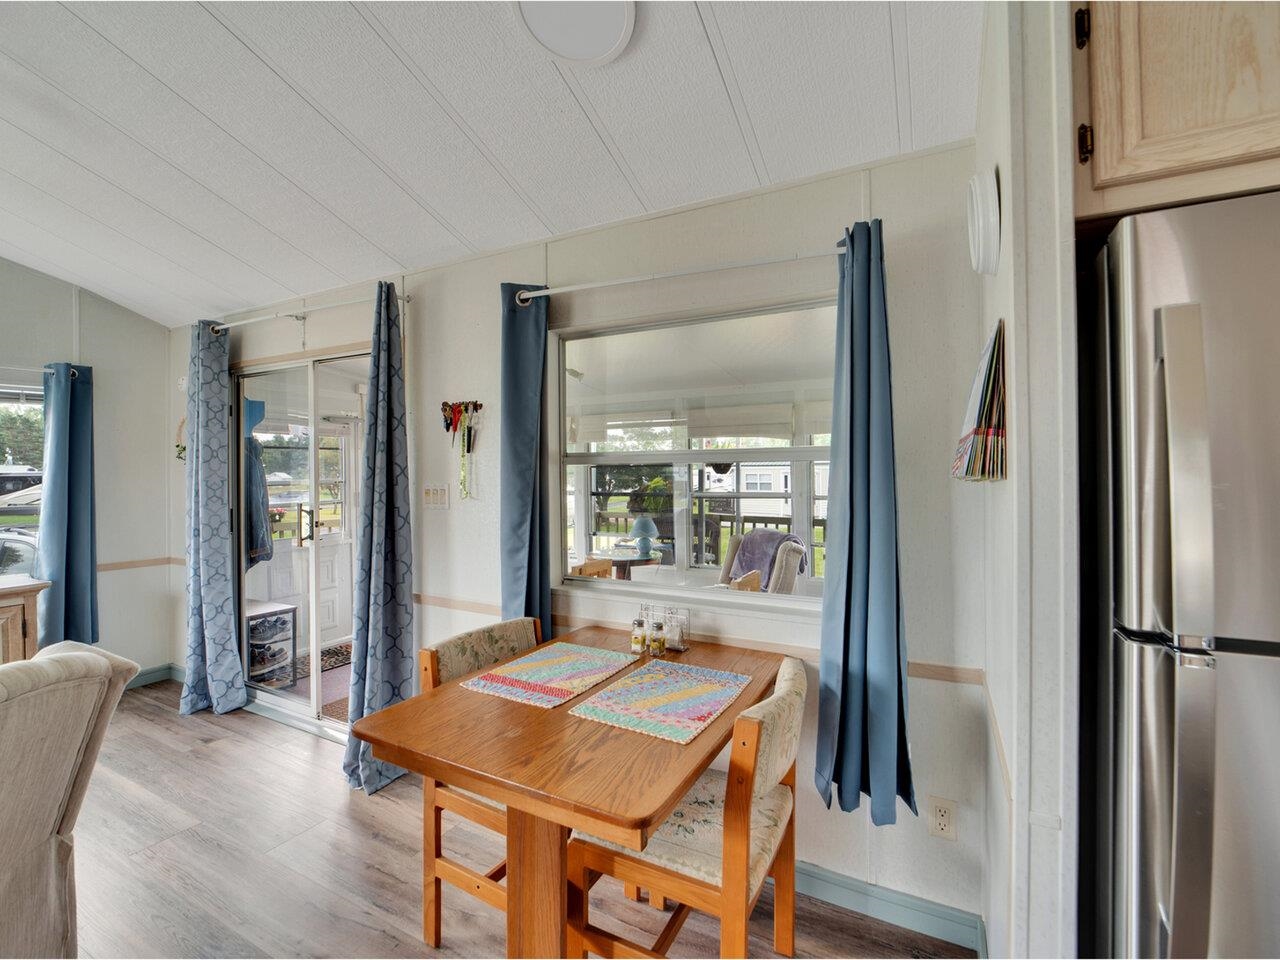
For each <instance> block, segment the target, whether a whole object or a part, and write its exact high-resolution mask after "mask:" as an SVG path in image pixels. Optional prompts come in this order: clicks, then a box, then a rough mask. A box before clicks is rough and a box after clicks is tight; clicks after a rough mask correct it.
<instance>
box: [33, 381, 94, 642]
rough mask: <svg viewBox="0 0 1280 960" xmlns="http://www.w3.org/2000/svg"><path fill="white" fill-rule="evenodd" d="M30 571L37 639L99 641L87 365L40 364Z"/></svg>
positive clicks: (91, 435) (91, 424) (90, 404)
mask: <svg viewBox="0 0 1280 960" xmlns="http://www.w3.org/2000/svg"><path fill="white" fill-rule="evenodd" d="M35 570H36V576H37V577H39V578H40V579H41V580H48V581H49V582H50V584H51V586H50V587H49V589H47V590H45V591H43V592H42V593H41V594H40V599H39V601H38V606H37V619H38V621H39V632H38V634H37V638H38V643H39V645H40V646H42V647H45V646H48V645H49V644H51V643H60V642H62V641H63V640H78V641H80V642H81V643H97V642H98V546H97V532H96V528H95V512H94V496H93V368H92V367H79V366H73V365H71V364H69V363H51V364H49V365H48V366H46V367H45V368H44V487H43V491H42V497H41V504H40V543H39V546H38V547H37V548H36V567H35Z"/></svg>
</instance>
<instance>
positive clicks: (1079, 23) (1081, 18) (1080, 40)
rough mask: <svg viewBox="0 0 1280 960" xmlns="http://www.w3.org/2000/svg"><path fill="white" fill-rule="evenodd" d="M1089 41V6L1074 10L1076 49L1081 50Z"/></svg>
mask: <svg viewBox="0 0 1280 960" xmlns="http://www.w3.org/2000/svg"><path fill="white" fill-rule="evenodd" d="M1088 43H1089V8H1088V7H1081V8H1080V9H1078V10H1077V11H1076V49H1077V50H1083V49H1084V48H1085V46H1086V45H1087V44H1088Z"/></svg>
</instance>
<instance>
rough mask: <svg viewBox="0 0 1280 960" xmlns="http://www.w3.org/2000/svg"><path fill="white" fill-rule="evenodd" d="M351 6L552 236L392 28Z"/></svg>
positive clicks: (545, 220) (546, 221)
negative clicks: (397, 38) (392, 31)
mask: <svg viewBox="0 0 1280 960" xmlns="http://www.w3.org/2000/svg"><path fill="white" fill-rule="evenodd" d="M352 5H353V6H354V7H355V10H356V12H357V13H358V14H360V16H361V17H362V18H363V19H364V21H365V23H367V24H368V25H369V27H370V29H372V30H373V32H374V33H376V34H377V35H378V37H379V38H380V39H381V40H382V42H383V45H385V46H386V48H387V49H388V50H389V51H391V55H392V56H394V57H395V58H396V59H397V60H399V61H400V63H401V64H402V65H403V66H404V68H405V69H406V70H408V71H409V75H410V76H412V77H413V78H414V80H416V81H417V82H418V86H420V87H421V88H422V90H423V92H424V93H426V95H427V96H429V97H430V98H431V99H432V100H434V101H435V104H436V106H438V107H439V108H440V109H441V110H443V111H444V112H445V115H446V116H448V117H449V119H450V120H452V121H453V124H454V126H456V127H457V128H458V130H459V132H461V133H462V135H463V136H464V137H465V138H466V139H467V140H469V141H470V142H471V144H472V146H474V147H475V148H476V149H477V150H478V151H480V155H481V156H483V157H484V158H485V160H487V161H488V162H489V165H490V166H492V167H493V169H494V171H495V172H496V173H497V174H498V176H499V177H501V178H502V180H503V181H504V182H505V183H506V184H507V186H509V187H510V188H511V190H512V192H513V193H515V195H516V196H517V197H519V198H520V199H521V200H522V201H524V204H525V206H526V207H528V209H529V212H530V213H532V214H533V216H534V218H535V219H536V220H537V221H538V222H539V223H541V224H542V226H543V228H544V229H545V230H546V231H547V235H548V236H555V234H556V233H557V232H558V230H557V228H556V227H555V226H553V224H552V218H551V217H549V216H548V215H547V214H546V212H545V211H544V210H543V209H542V208H541V207H540V206H538V204H537V203H536V202H534V200H533V198H532V197H531V196H530V195H529V194H528V193H527V192H526V191H525V189H524V188H523V187H522V186H520V184H519V183H518V182H517V180H516V179H515V177H514V175H513V174H512V173H511V172H510V171H509V170H507V168H506V165H505V164H503V163H501V162H500V161H499V160H498V158H497V156H496V155H495V154H494V153H493V151H492V150H490V149H489V147H488V146H487V145H486V144H485V143H484V141H483V139H482V138H481V136H480V134H479V133H477V132H476V131H475V130H473V129H472V127H471V125H470V124H469V123H467V122H466V121H465V120H464V119H463V118H462V114H460V113H459V112H458V111H457V110H456V109H455V108H454V106H453V104H452V103H451V102H450V101H449V99H448V98H447V97H445V95H444V93H443V91H441V90H439V89H438V88H437V87H436V85H435V84H434V83H432V82H431V80H430V78H429V77H427V75H426V74H425V73H423V72H422V70H421V68H420V67H419V66H418V64H417V62H416V61H415V60H414V59H413V57H412V56H410V55H409V53H408V52H407V51H406V50H404V48H403V47H401V46H400V43H399V41H397V40H395V38H394V37H393V35H392V34H391V29H390V28H389V27H388V26H387V25H386V24H385V23H383V22H382V20H381V19H380V18H379V17H378V15H377V14H376V13H374V12H373V11H372V10H369V9H367V7H366V5H365V4H363V3H359V4H354V3H353V4H352Z"/></svg>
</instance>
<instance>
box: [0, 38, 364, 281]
mask: <svg viewBox="0 0 1280 960" xmlns="http://www.w3.org/2000/svg"><path fill="white" fill-rule="evenodd" d="M0 56H3V57H5V58H6V59H7V60H10V61H12V62H13V63H16V64H17V65H18V66H20V67H22V68H23V69H24V70H26V71H27V72H28V73H30V74H31V75H32V76H34V77H36V78H37V79H38V80H40V81H41V82H43V83H45V84H46V85H48V86H49V87H51V88H52V89H53V90H55V91H57V92H58V93H59V94H61V95H62V96H64V97H66V98H67V99H68V100H70V101H71V102H72V103H73V104H75V105H76V106H78V107H80V108H81V109H82V110H84V111H85V112H86V113H90V114H92V115H93V116H95V117H97V118H98V120H100V121H101V122H102V123H105V124H106V125H107V126H109V127H110V128H111V129H112V130H114V131H116V132H117V133H118V134H120V135H121V136H122V137H125V138H126V139H127V140H129V141H131V142H132V143H134V144H136V145H137V146H139V147H141V148H142V149H143V150H144V151H146V152H147V153H149V154H151V155H152V156H153V157H155V158H156V159H157V160H159V161H160V162H161V163H163V164H165V165H166V166H168V167H170V168H172V169H173V170H174V172H175V173H177V174H179V175H180V176H182V177H184V178H185V179H187V180H190V181H191V182H192V183H194V184H195V185H196V186H198V187H199V188H200V189H201V190H204V191H205V192H206V193H208V194H209V195H210V196H212V197H214V198H215V199H217V200H219V201H221V202H222V203H224V204H226V205H227V206H228V207H230V208H231V209H232V210H234V211H236V212H237V213H239V214H240V215H241V216H243V217H244V218H245V219H246V220H249V221H250V222H252V223H255V224H257V225H258V226H259V227H261V228H262V229H263V230H265V231H267V232H268V233H269V234H271V236H273V237H275V238H276V239H277V240H279V241H280V242H281V243H283V244H285V245H286V246H288V247H291V248H292V249H294V250H296V251H297V252H298V253H299V254H301V255H302V256H304V257H306V258H307V259H308V260H310V261H311V262H312V263H314V264H315V265H316V266H317V267H321V268H322V269H324V270H327V271H329V272H330V273H331V274H333V275H334V277H336V278H337V279H338V280H340V281H345V282H351V281H349V280H347V278H346V277H345V275H344V274H343V273H342V272H341V271H339V270H338V269H337V268H335V267H333V266H330V265H329V264H328V263H325V262H324V261H323V260H321V259H320V258H318V257H316V256H315V255H314V254H311V253H308V252H307V251H306V250H303V249H302V248H301V247H299V246H298V245H297V244H295V243H294V242H293V241H292V240H290V239H289V238H288V237H284V236H281V235H280V234H279V233H277V232H276V231H275V230H274V229H273V228H271V227H270V226H268V225H267V224H265V223H263V222H262V221H261V220H259V219H258V218H257V217H255V216H254V215H253V214H251V213H249V212H248V211H247V210H244V209H243V208H241V207H240V206H239V205H237V204H235V203H233V202H232V201H231V200H229V199H228V198H227V197H224V196H223V195H222V194H220V193H219V192H218V191H217V190H214V189H213V188H212V187H210V186H209V185H208V184H206V183H205V182H204V181H202V180H199V179H197V178H196V177H195V176H193V175H192V174H191V173H189V172H187V171H186V170H185V169H183V168H182V167H181V166H179V165H178V164H177V163H175V162H174V161H172V160H170V159H169V158H168V157H166V156H165V155H164V154H162V153H160V152H159V151H157V150H155V149H154V148H152V147H151V146H149V145H148V144H146V143H144V142H143V141H141V140H139V139H138V138H137V137H135V136H134V135H133V134H131V133H129V131H127V130H125V129H124V128H123V127H121V126H120V125H119V124H117V123H115V121H113V120H111V119H109V118H108V117H106V116H105V115H103V114H101V113H99V112H98V111H97V110H96V109H95V108H94V107H91V106H89V105H88V104H87V103H85V102H84V101H82V100H81V99H80V98H78V97H76V96H74V95H73V94H72V93H70V92H69V91H67V90H66V89H64V88H63V87H62V86H61V85H60V84H58V83H56V82H55V81H53V80H52V79H50V78H49V77H47V76H45V75H44V74H43V73H41V72H40V71H39V70H37V69H36V68H35V67H34V66H32V65H31V64H29V63H27V62H26V61H25V60H21V59H19V58H18V57H15V56H14V55H13V54H12V53H10V52H9V51H7V50H0ZM20 129H21V128H20ZM24 132H25V131H24Z"/></svg>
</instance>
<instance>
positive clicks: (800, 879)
mask: <svg viewBox="0 0 1280 960" xmlns="http://www.w3.org/2000/svg"><path fill="white" fill-rule="evenodd" d="M796 890H797V891H799V892H800V893H803V894H806V895H808V896H810V897H815V898H816V899H818V900H822V901H825V902H826V903H831V904H834V905H835V906H837V907H844V908H845V909H846V910H854V911H856V912H857V913H862V914H866V915H867V916H869V917H874V918H875V919H877V920H883V921H884V922H885V923H892V924H895V925H896V926H899V927H905V928H906V929H908V930H914V931H915V932H916V933H923V934H925V935H926V936H930V937H937V938H938V939H939V940H946V941H947V942H948V943H954V944H956V945H957V946H960V947H965V948H966V949H969V950H974V951H976V952H977V953H978V956H980V957H985V956H986V940H987V934H986V927H985V925H984V924H983V922H982V918H981V917H980V916H978V915H977V914H976V913H970V912H969V911H967V910H960V909H958V908H956V907H948V906H946V905H944V904H941V903H934V902H933V901H932V900H926V899H924V898H923V897H917V896H913V895H912V894H909V893H900V892H899V891H897V890H892V889H890V888H889V887H881V886H877V885H876V884H874V883H867V882H866V881H865V880H858V879H855V878H854V877H846V876H844V875H843V874H839V873H836V872H834V871H832V870H827V869H826V868H825V867H819V866H817V865H816V864H812V863H805V862H804V861H803V860H798V861H796Z"/></svg>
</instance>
